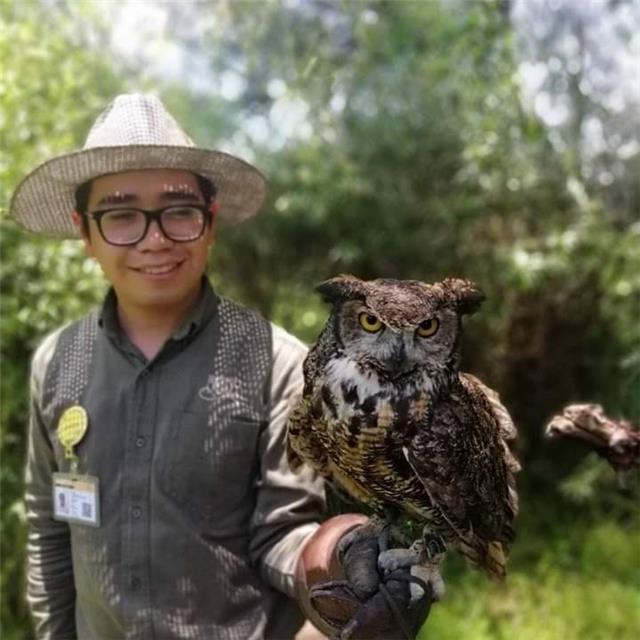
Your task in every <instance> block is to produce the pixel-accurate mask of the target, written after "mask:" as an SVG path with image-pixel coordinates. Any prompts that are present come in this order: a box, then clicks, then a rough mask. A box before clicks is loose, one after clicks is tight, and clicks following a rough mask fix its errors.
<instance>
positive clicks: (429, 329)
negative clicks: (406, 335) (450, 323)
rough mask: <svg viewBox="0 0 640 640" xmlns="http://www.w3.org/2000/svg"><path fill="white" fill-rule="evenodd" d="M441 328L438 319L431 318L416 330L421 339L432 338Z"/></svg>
mask: <svg viewBox="0 0 640 640" xmlns="http://www.w3.org/2000/svg"><path fill="white" fill-rule="evenodd" d="M439 327H440V323H439V322H438V319H437V318H430V319H429V320H423V321H422V322H421V323H420V324H419V325H418V328H417V329H416V333H417V334H418V335H419V336H420V337H421V338H430V337H431V336H432V335H434V334H435V332H436V331H437V330H438V328H439Z"/></svg>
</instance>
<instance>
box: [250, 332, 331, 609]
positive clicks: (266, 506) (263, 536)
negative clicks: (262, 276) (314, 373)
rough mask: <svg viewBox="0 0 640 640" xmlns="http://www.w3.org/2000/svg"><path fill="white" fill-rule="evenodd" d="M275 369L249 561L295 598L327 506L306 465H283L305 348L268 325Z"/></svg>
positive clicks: (319, 484)
mask: <svg viewBox="0 0 640 640" xmlns="http://www.w3.org/2000/svg"><path fill="white" fill-rule="evenodd" d="M272 331H273V334H272V335H273V370H272V378H271V403H270V412H269V423H268V425H267V426H266V428H265V430H264V432H263V433H262V435H261V438H260V481H259V487H258V496H257V502H256V508H255V510H254V514H253V518H252V523H251V524H252V531H251V548H250V553H251V558H252V560H253V561H254V562H256V563H258V565H259V567H260V572H261V574H262V576H263V577H264V578H265V580H267V582H269V583H270V584H271V585H272V586H274V587H275V588H276V589H279V590H280V591H283V592H284V593H286V594H288V595H290V596H291V597H293V596H294V574H295V568H296V564H297V562H298V558H299V556H300V553H301V551H302V549H303V547H304V545H305V543H306V541H307V539H308V538H309V537H310V536H311V535H312V534H313V533H314V532H315V531H316V529H317V528H318V526H319V525H318V520H319V519H320V516H321V514H322V512H323V510H324V507H325V496H324V484H323V481H322V479H321V478H320V477H319V476H318V475H317V474H316V473H315V472H314V471H312V470H311V468H309V467H307V466H306V465H305V466H304V467H303V468H302V470H301V471H300V472H296V473H294V472H293V471H292V470H291V469H290V468H289V464H288V462H287V455H286V435H287V418H288V415H289V412H290V411H291V409H292V408H293V407H294V406H295V404H296V402H297V401H298V400H299V398H300V397H301V395H302V387H303V383H304V380H303V375H302V362H303V361H304V358H305V356H306V353H307V348H306V347H305V346H304V344H303V343H302V342H300V341H299V340H297V339H296V338H294V337H293V336H291V335H290V334H288V333H287V332H286V331H284V330H283V329H280V328H279V327H276V326H274V325H272Z"/></svg>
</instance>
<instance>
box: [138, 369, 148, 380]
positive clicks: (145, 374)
mask: <svg viewBox="0 0 640 640" xmlns="http://www.w3.org/2000/svg"><path fill="white" fill-rule="evenodd" d="M140 375H141V376H142V377H143V378H148V377H149V376H150V375H151V371H149V369H143V370H142V373H141V374H140Z"/></svg>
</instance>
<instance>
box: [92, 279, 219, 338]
mask: <svg viewBox="0 0 640 640" xmlns="http://www.w3.org/2000/svg"><path fill="white" fill-rule="evenodd" d="M217 308H218V296H217V295H216V293H215V291H214V290H213V287H212V286H211V283H210V282H209V278H207V277H206V276H202V288H201V290H200V296H199V298H198V301H197V302H196V304H195V305H194V307H193V308H192V309H191V311H190V312H189V315H188V316H187V317H186V318H185V320H184V321H183V323H182V324H181V325H180V326H179V327H178V328H177V329H176V330H175V331H174V332H173V333H172V334H171V338H170V339H171V340H176V341H177V340H183V339H184V338H186V337H187V336H189V335H192V334H194V333H196V332H197V331H199V330H200V329H201V328H202V327H203V326H204V325H205V324H206V323H207V322H208V321H209V320H210V319H211V318H212V317H213V315H214V314H215V312H216V310H217ZM98 322H99V325H100V327H102V329H103V330H104V332H105V333H106V334H107V335H108V336H109V337H110V338H114V339H116V340H117V341H121V340H122V338H123V337H124V336H123V333H122V329H121V328H120V321H119V320H118V297H117V296H116V292H115V291H114V289H113V287H110V288H109V291H108V292H107V295H106V297H105V299H104V302H103V303H102V309H101V310H100V315H99V319H98Z"/></svg>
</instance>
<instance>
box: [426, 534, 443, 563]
mask: <svg viewBox="0 0 640 640" xmlns="http://www.w3.org/2000/svg"><path fill="white" fill-rule="evenodd" d="M423 544H424V551H425V553H426V555H427V557H428V558H429V560H433V558H435V557H437V556H439V555H441V554H443V553H445V551H446V550H447V545H446V544H445V541H444V540H443V538H442V536H435V535H431V534H428V535H425V536H424V539H423Z"/></svg>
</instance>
